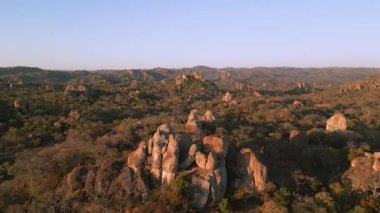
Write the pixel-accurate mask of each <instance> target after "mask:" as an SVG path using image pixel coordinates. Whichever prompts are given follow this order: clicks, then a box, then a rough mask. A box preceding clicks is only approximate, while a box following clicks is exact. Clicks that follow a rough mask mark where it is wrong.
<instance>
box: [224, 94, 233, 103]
mask: <svg viewBox="0 0 380 213" xmlns="http://www.w3.org/2000/svg"><path fill="white" fill-rule="evenodd" d="M222 101H223V102H224V103H230V102H231V101H232V95H231V93H229V92H226V94H224V95H223V97H222Z"/></svg>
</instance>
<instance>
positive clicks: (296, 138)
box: [289, 130, 308, 144]
mask: <svg viewBox="0 0 380 213" xmlns="http://www.w3.org/2000/svg"><path fill="white" fill-rule="evenodd" d="M289 141H290V142H292V143H296V144H300V143H307V142H308V138H307V135H306V134H305V133H304V132H301V131H298V130H292V131H291V132H290V136H289Z"/></svg>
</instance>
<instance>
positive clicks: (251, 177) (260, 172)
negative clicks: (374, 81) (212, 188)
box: [236, 148, 268, 190]
mask: <svg viewBox="0 0 380 213" xmlns="http://www.w3.org/2000/svg"><path fill="white" fill-rule="evenodd" d="M258 156H259V155H258V154H255V153H254V152H253V151H252V150H251V149H249V148H243V149H241V150H240V152H239V154H238V155H237V160H236V162H237V168H236V169H237V173H238V175H239V177H240V178H241V179H242V180H241V182H242V184H248V185H252V184H254V186H255V187H256V188H257V189H258V190H264V189H265V186H266V183H267V179H268V171H267V167H266V166H265V165H264V164H263V163H262V162H261V161H260V159H258Z"/></svg>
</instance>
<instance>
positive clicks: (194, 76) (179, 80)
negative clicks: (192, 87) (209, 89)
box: [175, 71, 206, 86]
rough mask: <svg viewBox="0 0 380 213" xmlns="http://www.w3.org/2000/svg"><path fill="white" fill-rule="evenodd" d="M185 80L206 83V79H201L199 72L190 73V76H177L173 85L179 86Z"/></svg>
mask: <svg viewBox="0 0 380 213" xmlns="http://www.w3.org/2000/svg"><path fill="white" fill-rule="evenodd" d="M187 79H196V80H199V81H202V82H204V81H206V78H205V77H203V75H202V74H201V73H199V72H196V71H192V72H191V73H190V74H179V75H177V76H176V77H175V84H176V85H177V86H179V85H181V84H182V83H183V82H185V81H186V80H187Z"/></svg>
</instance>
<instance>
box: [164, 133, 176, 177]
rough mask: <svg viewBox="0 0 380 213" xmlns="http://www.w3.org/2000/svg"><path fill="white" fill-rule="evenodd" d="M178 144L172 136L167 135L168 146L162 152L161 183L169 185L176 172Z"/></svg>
mask: <svg viewBox="0 0 380 213" xmlns="http://www.w3.org/2000/svg"><path fill="white" fill-rule="evenodd" d="M178 161H179V144H178V142H177V140H176V139H175V138H174V136H173V135H169V140H168V145H167V147H166V149H165V150H164V152H163V162H162V183H164V184H170V183H172V182H173V181H174V178H175V176H176V174H177V172H178V164H179V162H178Z"/></svg>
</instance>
